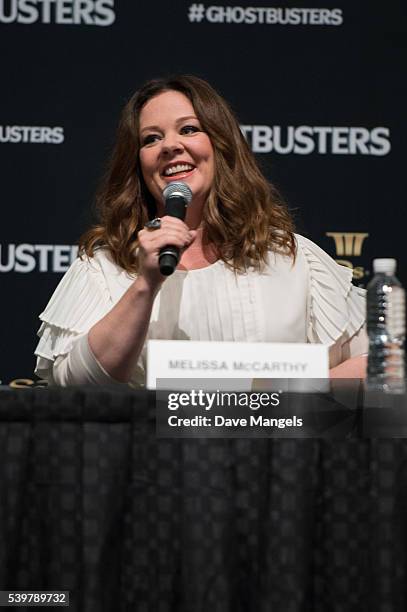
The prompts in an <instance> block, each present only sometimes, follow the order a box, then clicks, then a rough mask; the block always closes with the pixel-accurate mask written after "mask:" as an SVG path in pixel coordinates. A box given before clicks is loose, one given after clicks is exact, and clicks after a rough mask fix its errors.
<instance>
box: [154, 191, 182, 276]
mask: <svg viewBox="0 0 407 612" xmlns="http://www.w3.org/2000/svg"><path fill="white" fill-rule="evenodd" d="M186 205H187V202H186V199H185V198H184V197H181V196H178V195H174V196H171V197H169V198H168V200H167V201H166V203H165V214H166V215H169V216H170V217H176V218H177V219H181V221H183V220H184V219H185V212H186ZM179 257H180V252H179V248H178V247H175V246H171V245H167V246H165V247H163V248H162V249H160V254H159V256H158V261H159V264H160V272H161V274H162V275H163V276H170V275H171V274H172V273H173V272H174V271H175V268H176V267H177V265H178V262H179Z"/></svg>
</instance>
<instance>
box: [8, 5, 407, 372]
mask: <svg viewBox="0 0 407 612" xmlns="http://www.w3.org/2000/svg"><path fill="white" fill-rule="evenodd" d="M14 1H17V0H14ZM58 1H59V0H58ZM10 2H11V3H13V0H8V1H7V0H5V1H3V3H1V2H0V4H3V10H4V11H5V12H6V13H7V11H8V8H7V7H8V6H9V5H10ZM190 4H192V3H191V2H181V1H178V2H176V3H172V2H168V1H167V0H156V1H155V2H151V1H149V2H147V0H139V1H138V2H123V1H122V2H119V1H118V0H116V2H115V7H114V11H115V15H116V19H115V21H114V23H113V24H112V25H110V26H107V27H100V26H96V25H93V26H91V25H84V24H78V25H73V24H72V25H63V24H57V23H55V22H53V23H49V24H43V23H41V22H40V21H36V22H35V23H32V24H30V25H23V24H20V23H16V22H13V23H9V24H5V23H0V54H1V58H2V62H1V73H0V74H1V77H0V78H1V83H2V87H1V90H2V93H1V98H0V100H1V101H0V110H1V114H0V125H2V126H12V125H18V126H50V127H54V126H61V127H62V128H63V130H64V142H63V143H62V144H58V145H56V144H38V143H11V142H0V156H1V165H0V168H1V196H2V197H1V202H2V204H1V208H2V223H1V224H0V245H1V248H2V262H3V264H4V263H6V259H7V249H8V245H9V244H16V245H17V244H22V243H29V244H49V245H58V244H62V245H71V244H75V242H76V241H77V240H78V238H79V236H80V234H81V233H82V232H83V231H84V230H85V229H86V228H87V226H88V224H89V222H90V220H91V212H90V211H91V207H92V201H93V194H94V192H95V189H96V187H97V184H98V180H99V178H100V176H101V174H102V172H103V169H104V165H105V162H106V159H107V157H108V155H109V152H110V149H111V146H112V143H113V141H114V134H115V129H116V125H117V120H118V116H119V113H120V110H121V108H122V106H123V104H124V103H125V102H126V100H127V99H128V98H129V97H130V95H131V94H132V93H133V92H134V90H135V89H137V88H138V87H139V86H140V85H141V84H142V83H143V82H144V81H145V80H146V79H149V78H152V77H154V76H161V75H165V74H169V73H172V72H187V73H193V74H196V75H198V76H201V77H203V78H205V79H207V80H208V81H209V82H210V83H211V84H212V85H213V86H214V87H215V88H216V89H218V90H219V92H220V93H221V94H222V95H224V97H225V98H226V99H227V100H228V101H229V102H230V103H231V105H232V107H233V108H234V110H235V111H236V113H237V115H238V117H239V119H240V122H241V124H244V125H269V126H281V129H282V131H283V132H284V130H285V129H286V127H287V126H289V125H293V126H302V125H308V126H345V127H359V126H361V127H365V128H367V129H369V130H371V129H373V128H374V127H377V126H383V127H386V128H389V130H390V143H391V150H390V152H389V153H388V154H387V155H384V156H374V155H361V154H356V155H347V154H341V155H334V154H332V153H330V152H329V149H328V153H327V154H318V153H317V152H314V153H312V154H309V155H298V154H287V155H279V154H276V153H273V152H272V153H270V154H259V155H258V159H259V161H260V163H261V166H262V168H263V170H264V172H265V174H266V176H267V177H268V178H269V179H270V180H272V181H274V182H275V183H276V184H277V186H278V187H279V188H280V189H281V191H282V192H283V195H284V196H285V198H286V200H287V202H288V204H289V206H290V207H291V208H292V209H294V211H295V215H296V219H297V225H298V229H299V231H300V232H301V233H304V234H305V235H307V236H308V237H310V238H311V239H312V240H314V241H315V242H317V244H319V245H320V246H321V247H322V248H324V249H325V250H326V251H327V252H328V253H330V254H331V255H332V256H333V257H336V258H340V259H346V260H347V261H348V262H349V264H350V265H352V266H354V267H358V268H363V270H362V274H361V275H360V274H359V277H358V278H357V279H356V282H357V283H358V284H361V285H362V286H365V285H366V283H367V282H368V280H369V276H370V270H371V260H372V258H374V257H386V256H387V257H395V258H397V260H398V270H399V272H398V275H399V277H400V278H401V280H402V281H403V282H406V281H407V273H406V269H405V264H406V256H405V254H404V248H403V247H404V240H405V229H404V228H405V225H404V214H403V213H404V210H403V209H404V206H405V197H404V185H405V180H404V178H405V172H406V171H405V155H404V142H405V135H404V134H405V122H404V117H405V109H406V97H407V96H406V87H407V86H406V78H405V65H406V44H407V43H406V41H407V37H406V30H407V8H406V6H407V5H403V4H402V3H399V2H397V1H396V0H389V1H388V2H386V3H383V2H369V3H366V2H361V1H360V0H359V1H357V2H344V1H342V2H338V3H337V2H330V1H328V0H326V1H325V2H323V3H322V4H321V3H318V4H313V3H311V2H308V1H307V2H298V3H294V2H284V3H283V2H281V3H272V2H267V1H266V2H264V1H258V0H256V2H255V3H244V2H239V3H237V2H236V3H230V2H225V3H224V4H223V5H222V6H242V7H248V6H257V7H278V6H280V7H285V8H287V7H297V8H305V7H318V8H327V9H333V8H339V9H341V10H342V15H343V23H342V24H341V25H336V26H334V25H331V26H328V25H269V24H254V25H249V24H235V23H223V24H221V23H210V22H209V21H202V22H201V23H190V22H189V20H188V8H189V6H190ZM209 5H210V3H207V4H205V7H208V6H209ZM216 6H217V5H216ZM327 232H351V233H352V232H366V233H368V234H369V236H368V237H367V238H366V239H365V241H364V243H363V249H362V253H361V255H360V256H352V255H348V256H346V257H337V253H336V251H335V244H334V241H333V239H332V238H330V237H328V236H326V233H327ZM60 278H61V274H60V273H55V272H52V271H49V272H40V271H39V270H38V268H36V269H35V270H34V271H32V272H30V273H21V272H16V271H14V270H12V271H10V272H3V273H1V272H0V292H1V293H0V295H1V309H2V310H1V314H2V319H1V320H2V325H1V334H0V337H1V341H0V342H1V346H0V351H1V352H0V379H1V380H2V381H3V383H8V382H10V380H12V379H14V378H17V377H29V378H32V376H33V374H32V371H33V367H34V358H33V356H32V355H33V351H34V348H35V345H36V336H35V332H36V330H37V328H38V326H39V321H38V318H37V317H38V314H39V313H40V312H41V311H42V310H43V309H44V307H45V305H46V303H47V301H48V299H49V297H50V295H51V293H52V291H53V289H54V288H55V286H56V285H57V283H58V282H59V280H60Z"/></svg>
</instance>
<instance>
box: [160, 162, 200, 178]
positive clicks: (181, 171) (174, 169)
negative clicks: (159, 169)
mask: <svg viewBox="0 0 407 612" xmlns="http://www.w3.org/2000/svg"><path fill="white" fill-rule="evenodd" d="M194 170H195V166H193V165H192V164H186V163H178V164H172V165H171V166H167V167H166V168H165V169H164V172H163V176H164V178H171V179H173V178H180V177H182V176H185V175H188V174H190V173H191V172H193V171H194Z"/></svg>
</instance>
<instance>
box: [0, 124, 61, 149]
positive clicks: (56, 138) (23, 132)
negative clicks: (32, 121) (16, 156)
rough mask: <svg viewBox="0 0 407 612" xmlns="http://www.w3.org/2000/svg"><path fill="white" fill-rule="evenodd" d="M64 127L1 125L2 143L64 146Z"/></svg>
mask: <svg viewBox="0 0 407 612" xmlns="http://www.w3.org/2000/svg"><path fill="white" fill-rule="evenodd" d="M64 138H65V136H64V128H63V127H45V126H30V125H0V143H6V142H7V143H8V142H10V143H30V144H62V143H63V142H64Z"/></svg>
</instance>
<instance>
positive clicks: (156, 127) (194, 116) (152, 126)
mask: <svg viewBox="0 0 407 612" xmlns="http://www.w3.org/2000/svg"><path fill="white" fill-rule="evenodd" d="M187 119H196V120H197V121H198V117H197V116H196V115H186V116H185V117H179V118H178V119H177V120H176V122H175V123H176V124H179V123H182V122H183V121H186V120H187ZM147 130H150V131H152V130H158V131H160V130H161V128H160V126H158V125H146V127H143V128H142V129H141V130H140V133H142V132H146V131H147Z"/></svg>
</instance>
